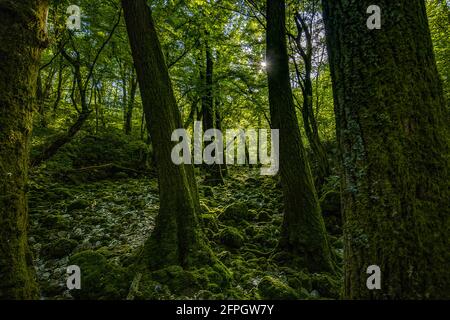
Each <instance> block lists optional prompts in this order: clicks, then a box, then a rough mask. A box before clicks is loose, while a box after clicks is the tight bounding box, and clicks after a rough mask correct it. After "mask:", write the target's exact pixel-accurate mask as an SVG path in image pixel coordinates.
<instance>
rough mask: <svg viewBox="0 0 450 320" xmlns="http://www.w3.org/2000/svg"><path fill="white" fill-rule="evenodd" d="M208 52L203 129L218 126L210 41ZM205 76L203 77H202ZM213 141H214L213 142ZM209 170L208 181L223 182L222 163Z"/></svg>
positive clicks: (206, 51) (203, 103)
mask: <svg viewBox="0 0 450 320" xmlns="http://www.w3.org/2000/svg"><path fill="white" fill-rule="evenodd" d="M205 53H206V70H205V71H206V72H205V77H204V84H205V90H204V94H203V96H202V114H203V117H202V119H203V131H204V132H206V131H207V130H209V129H217V128H216V114H215V112H214V111H215V110H214V88H213V86H214V79H213V72H214V61H213V57H212V51H211V47H210V46H209V44H208V43H206V45H205ZM200 78H203V77H200ZM211 143H212V142H211ZM205 168H206V171H207V175H206V179H205V182H206V183H211V184H223V174H222V165H221V164H212V165H206V164H205Z"/></svg>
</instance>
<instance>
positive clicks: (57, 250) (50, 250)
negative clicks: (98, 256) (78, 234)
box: [41, 238, 78, 259]
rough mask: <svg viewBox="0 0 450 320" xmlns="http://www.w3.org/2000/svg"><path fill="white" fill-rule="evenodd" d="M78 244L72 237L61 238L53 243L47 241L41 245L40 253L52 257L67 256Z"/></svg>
mask: <svg viewBox="0 0 450 320" xmlns="http://www.w3.org/2000/svg"><path fill="white" fill-rule="evenodd" d="M77 246H78V242H76V241H75V240H72V239H65V238H61V239H58V240H57V241H56V242H55V243H48V244H46V245H44V246H43V247H42V250H41V253H42V254H43V255H44V256H46V257H48V258H52V259H59V258H62V257H64V256H68V255H70V254H71V253H72V251H73V250H74V249H75V248H76V247H77Z"/></svg>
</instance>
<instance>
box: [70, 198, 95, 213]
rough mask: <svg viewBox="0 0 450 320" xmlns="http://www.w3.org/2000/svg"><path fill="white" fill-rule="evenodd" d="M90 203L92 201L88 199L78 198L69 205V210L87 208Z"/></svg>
mask: <svg viewBox="0 0 450 320" xmlns="http://www.w3.org/2000/svg"><path fill="white" fill-rule="evenodd" d="M89 205H90V203H89V201H87V200H84V199H76V200H74V201H72V202H71V203H70V204H69V205H68V206H67V210H68V211H73V210H81V209H85V208H87V207H89Z"/></svg>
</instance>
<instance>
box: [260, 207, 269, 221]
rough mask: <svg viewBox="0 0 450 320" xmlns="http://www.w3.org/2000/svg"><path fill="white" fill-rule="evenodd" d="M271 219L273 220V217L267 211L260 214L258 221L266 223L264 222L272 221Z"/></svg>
mask: <svg viewBox="0 0 450 320" xmlns="http://www.w3.org/2000/svg"><path fill="white" fill-rule="evenodd" d="M270 219H271V216H270V214H269V213H268V212H267V211H266V210H263V211H260V212H259V214H258V221H262V222H264V221H270Z"/></svg>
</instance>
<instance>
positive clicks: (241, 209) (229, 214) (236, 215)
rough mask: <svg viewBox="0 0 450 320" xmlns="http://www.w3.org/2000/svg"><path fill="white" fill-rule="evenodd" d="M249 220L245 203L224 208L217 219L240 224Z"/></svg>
mask: <svg viewBox="0 0 450 320" xmlns="http://www.w3.org/2000/svg"><path fill="white" fill-rule="evenodd" d="M248 218H249V211H248V207H247V205H246V204H245V203H241V202H238V203H233V204H231V205H229V206H228V207H226V208H225V210H224V211H223V213H222V214H221V215H220V216H219V219H220V220H221V221H224V222H231V223H240V222H241V221H242V220H245V219H248Z"/></svg>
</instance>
